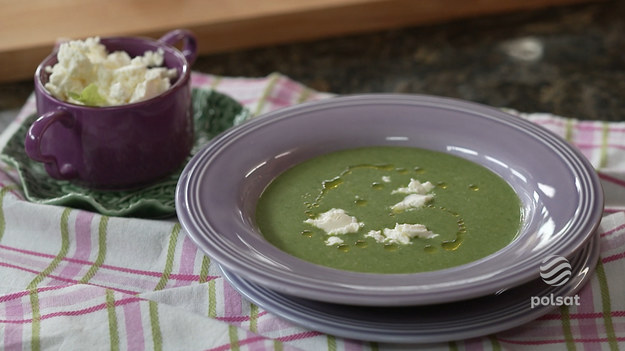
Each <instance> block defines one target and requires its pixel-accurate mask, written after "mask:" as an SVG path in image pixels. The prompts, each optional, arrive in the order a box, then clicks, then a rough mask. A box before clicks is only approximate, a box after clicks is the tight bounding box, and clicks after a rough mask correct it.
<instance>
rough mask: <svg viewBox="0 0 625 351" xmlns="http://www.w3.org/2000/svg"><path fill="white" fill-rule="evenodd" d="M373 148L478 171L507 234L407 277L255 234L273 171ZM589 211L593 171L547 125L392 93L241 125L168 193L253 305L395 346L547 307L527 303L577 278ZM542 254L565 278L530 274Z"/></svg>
mask: <svg viewBox="0 0 625 351" xmlns="http://www.w3.org/2000/svg"><path fill="white" fill-rule="evenodd" d="M374 145H375V146H384V145H387V146H410V147H419V148H426V149H430V150H435V151H442V152H446V153H449V154H453V155H456V156H459V157H463V158H465V159H468V160H470V161H473V162H476V163H478V164H480V165H482V166H484V167H486V168H488V169H490V170H491V171H493V172H494V173H496V174H497V175H499V176H500V177H501V178H503V179H504V180H505V181H507V182H508V184H510V186H511V187H512V188H513V189H514V190H515V192H516V193H517V195H518V197H519V198H520V200H521V203H522V213H523V219H522V225H521V229H520V232H519V234H518V236H517V237H516V238H515V239H514V241H513V242H512V243H510V244H509V245H507V246H506V247H505V248H503V249H501V250H499V251H497V252H496V253H494V254H492V255H489V256H487V257H485V258H483V259H480V260H477V261H474V262H471V263H468V264H464V265H461V266H457V267H453V268H448V269H443V270H438V271H432V272H424V273H414V274H371V273H358V272H350V271H343V270H338V269H332V268H328V267H323V266H319V265H315V264H312V263H309V262H306V261H303V260H300V259H298V258H296V257H293V256H291V255H289V254H287V253H285V252H283V251H281V250H279V249H277V248H276V247H274V246H273V245H272V244H270V243H269V242H268V241H266V240H265V239H264V238H263V237H262V235H261V234H260V232H259V231H258V228H257V226H256V225H255V218H254V213H255V208H256V203H257V199H258V198H259V196H260V195H261V193H262V192H263V190H264V189H265V188H266V186H267V185H268V184H269V183H270V182H271V181H272V180H273V179H274V178H275V177H277V176H278V175H279V174H281V173H282V172H283V171H285V170H286V169H288V168H290V167H291V166H293V165H295V164H298V163H300V162H302V161H304V160H306V159H309V158H311V157H314V156H318V155H321V154H325V153H328V152H332V151H336V150H341V149H347V148H356V147H363V146H374ZM602 210H603V192H602V189H601V186H600V183H599V180H598V177H597V175H596V173H595V171H594V169H593V168H592V166H591V165H590V164H589V163H588V162H587V160H586V159H585V158H584V156H583V155H582V154H581V153H579V152H578V151H577V150H576V149H574V148H573V147H572V146H570V145H569V144H568V143H566V142H565V141H564V140H562V139H561V138H559V137H558V136H556V135H554V134H553V133H551V132H549V131H547V130H545V129H544V128H542V127H539V126H537V125H535V124H533V123H531V122H529V121H527V120H524V119H522V118H519V117H516V116H512V115H509V114H507V113H504V112H502V111H500V110H498V109H494V108H491V107H487V106H483V105H479V104H475V103H470V102H464V101H459V100H454V99H448V98H440V97H432V96H420V95H397V94H375V95H359V96H348V97H338V98H332V99H328V100H323V101H318V102H313V103H307V104H302V105H297V106H294V107H290V108H285V109H281V110H277V111H274V112H271V113H268V114H266V115H264V116H261V117H258V118H256V119H254V120H251V121H249V122H247V123H244V124H242V125H240V126H238V127H236V128H233V129H231V130H229V131H227V132H226V133H224V134H222V135H220V136H219V137H218V138H216V139H215V140H213V141H212V142H211V143H210V144H208V145H207V146H206V147H205V148H204V149H202V150H200V151H199V152H198V153H197V154H196V155H195V156H194V157H193V159H192V160H191V161H190V162H189V163H188V165H187V166H186V168H185V170H184V171H183V173H182V176H181V177H180V181H179V183H178V187H177V194H176V211H177V214H178V217H179V219H180V221H181V224H182V226H183V228H184V230H185V231H186V232H187V234H188V235H189V236H190V237H191V238H192V239H193V241H194V242H195V243H196V244H197V245H198V247H199V248H200V249H201V250H202V251H203V252H204V253H206V254H207V255H208V256H210V257H211V258H212V259H213V260H215V261H217V262H218V263H219V265H220V267H221V268H222V270H223V271H224V275H225V277H226V278H227V279H228V280H229V281H230V282H231V283H232V285H233V286H234V287H235V288H236V289H238V291H239V292H241V293H242V294H243V295H244V296H246V297H247V298H248V299H250V300H251V301H253V302H254V303H256V304H258V305H259V306H261V307H263V308H265V309H266V310H268V311H270V312H273V313H275V314H276V315H279V316H282V317H283V318H285V319H288V320H290V321H292V322H295V323H297V324H301V325H304V326H308V327H312V328H314V329H316V330H319V331H322V332H326V333H330V334H333V335H336V336H342V337H348V338H356V339H365V340H368V341H384V342H403V343H422V342H436V341H448V340H456V339H460V338H468V337H475V336H480V335H485V334H489V333H493V332H497V331H500V330H504V329H507V328H511V327H513V326H516V325H520V324H522V323H526V322H528V321H530V320H532V319H535V318H537V317H539V316H541V315H543V314H545V313H547V312H548V311H549V310H550V309H551V308H553V307H552V306H545V305H540V306H538V305H536V306H533V305H532V297H534V296H538V297H543V296H571V295H572V294H575V293H576V292H577V291H578V289H579V288H580V287H581V286H582V285H583V284H584V283H585V282H586V281H587V279H588V272H591V271H592V269H593V268H594V265H595V263H596V260H597V257H598V244H597V242H596V240H595V238H594V237H595V236H594V233H595V230H596V227H597V226H598V224H599V221H600V219H601V215H602ZM552 255H555V256H561V257H564V258H566V259H567V260H568V261H569V263H570V264H571V268H572V269H571V272H572V278H571V279H570V280H569V281H568V282H567V283H566V284H564V285H561V286H551V285H548V284H545V282H543V281H542V280H541V277H540V266H541V262H542V261H543V260H544V259H545V258H546V257H548V256H552ZM467 300H471V302H472V303H471V304H468V303H467ZM460 304H462V307H459V306H460ZM467 306H474V307H471V308H468V307H467ZM406 308H409V309H412V310H413V311H414V313H409V314H407V313H405V311H406Z"/></svg>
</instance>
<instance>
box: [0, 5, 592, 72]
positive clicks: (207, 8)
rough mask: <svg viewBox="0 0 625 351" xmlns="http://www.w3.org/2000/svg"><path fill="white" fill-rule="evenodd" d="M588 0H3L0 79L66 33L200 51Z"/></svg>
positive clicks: (31, 63)
mask: <svg viewBox="0 0 625 351" xmlns="http://www.w3.org/2000/svg"><path fill="white" fill-rule="evenodd" d="M580 2H589V1H588V0H522V1H521V0H266V1H259V0H180V1H171V0H151V1H145V0H109V1H95V0H29V1H18V0H0V7H1V8H2V10H1V11H0V82H6V81H15V80H22V79H30V77H32V75H33V73H34V71H35V68H36V66H37V64H38V63H39V62H40V61H41V60H42V59H43V58H44V57H45V56H47V55H48V54H49V53H50V51H51V50H52V47H53V45H54V43H55V42H56V41H57V40H59V39H60V38H84V37H88V36H95V35H99V36H109V35H142V36H150V37H155V38H157V37H159V36H160V35H162V34H164V33H165V32H167V31H168V30H171V29H175V28H187V29H190V30H192V31H194V32H195V33H196V35H197V36H198V39H199V51H200V53H201V54H207V53H216V52H224V51H229V50H235V49H242V48H250V47H256V46H263V45H273V44H279V43H285V42H292V41H302V40H310V39H316V38H322V37H328V36H337V35H344V34H352V33H358V32H365V31H373V30H380V29H389V28H397V27H402V26H412V25H420V24H431V23H438V22H444V21H449V20H452V19H457V18H463V17H469V16H476V15H485V14H495V13H503V12H510V11H515V10H527V9H533V8H540V7H546V6H554V5H563V4H571V3H580Z"/></svg>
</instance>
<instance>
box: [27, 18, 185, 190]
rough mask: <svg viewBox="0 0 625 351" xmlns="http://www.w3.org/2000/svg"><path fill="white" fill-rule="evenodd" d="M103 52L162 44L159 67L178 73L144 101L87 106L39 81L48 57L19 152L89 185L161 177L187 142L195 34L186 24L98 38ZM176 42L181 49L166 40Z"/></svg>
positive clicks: (136, 183)
mask: <svg viewBox="0 0 625 351" xmlns="http://www.w3.org/2000/svg"><path fill="white" fill-rule="evenodd" d="M100 42H101V43H102V44H104V46H105V47H106V48H107V50H108V51H109V52H113V51H119V50H123V51H126V52H127V53H128V54H129V55H130V56H131V57H134V56H139V55H143V54H144V53H145V52H146V51H148V50H150V51H156V50H158V49H162V50H163V54H164V55H163V56H164V65H165V66H167V67H168V68H175V69H176V70H177V71H178V75H177V77H176V78H175V80H174V81H172V84H171V87H170V88H169V89H168V90H167V91H165V92H163V93H161V94H160V95H158V96H155V97H153V98H150V99H148V100H144V101H140V102H136V103H130V104H126V105H120V106H106V107H90V106H82V105H77V104H72V103H68V102H65V101H61V100H59V99H57V98H55V97H54V96H52V95H51V94H50V93H49V92H48V91H47V90H46V89H45V87H44V85H45V84H46V83H47V82H48V76H49V74H48V73H47V72H46V70H45V67H47V66H53V65H54V64H55V63H56V62H57V58H56V53H52V54H51V55H50V56H48V57H47V58H46V59H45V60H44V61H43V62H42V63H41V64H40V65H39V67H38V68H37V71H36V73H35V97H36V101H37V112H38V113H39V115H40V117H39V118H38V119H37V120H36V121H35V122H34V123H33V124H32V125H31V127H30V129H29V131H28V134H27V135H26V140H25V149H26V153H27V154H28V156H29V157H30V158H32V159H33V160H35V161H38V162H43V163H44V165H45V169H46V171H47V172H48V174H49V175H50V176H51V177H53V178H56V179H62V180H69V181H72V182H75V183H77V184H79V185H83V186H86V187H89V188H95V189H131V188H137V187H140V186H143V185H146V184H149V183H151V182H154V181H158V180H159V179H161V178H163V177H165V176H167V175H168V174H170V173H171V172H173V171H174V170H176V169H178V168H179V167H180V166H181V165H182V163H183V162H184V161H185V160H186V158H187V157H188V155H189V152H190V150H191V146H192V144H193V115H192V110H191V83H190V74H191V73H190V65H191V64H192V63H193V61H194V60H195V57H196V39H195V37H194V36H193V34H192V33H191V32H189V31H186V30H180V29H179V30H174V31H171V32H168V33H167V34H165V35H164V36H163V37H161V38H160V39H158V40H153V39H148V38H138V37H109V38H101V40H100ZM178 42H182V49H181V51H180V50H178V49H177V48H175V47H174V46H173V45H174V44H176V43H178Z"/></svg>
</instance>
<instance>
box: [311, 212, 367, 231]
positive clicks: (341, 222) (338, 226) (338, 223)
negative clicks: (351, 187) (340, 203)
mask: <svg viewBox="0 0 625 351" xmlns="http://www.w3.org/2000/svg"><path fill="white" fill-rule="evenodd" d="M304 222H305V223H308V224H312V225H314V226H315V227H317V228H319V229H322V230H324V231H325V232H326V233H328V234H330V235H334V234H347V233H356V232H357V231H358V230H359V229H360V227H362V226H364V223H361V222H358V220H357V219H356V217H352V216H350V215H348V214H347V213H346V212H345V210H343V209H340V208H333V209H331V210H329V211H326V212H324V213H322V214H320V215H319V217H317V218H315V219H307V220H305V221H304Z"/></svg>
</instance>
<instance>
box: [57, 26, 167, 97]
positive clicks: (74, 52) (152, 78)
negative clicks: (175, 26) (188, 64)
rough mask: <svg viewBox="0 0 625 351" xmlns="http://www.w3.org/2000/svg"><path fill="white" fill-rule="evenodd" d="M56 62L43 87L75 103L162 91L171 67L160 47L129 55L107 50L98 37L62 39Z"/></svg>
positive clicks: (142, 95) (151, 94)
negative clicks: (137, 54) (165, 64)
mask: <svg viewBox="0 0 625 351" xmlns="http://www.w3.org/2000/svg"><path fill="white" fill-rule="evenodd" d="M57 59H58V63H57V64H55V65H54V66H52V67H50V66H48V67H46V72H48V73H50V77H49V81H48V83H46V84H45V88H46V89H47V90H48V91H49V92H50V94H52V95H53V96H55V97H56V98H58V99H60V100H64V101H68V102H71V103H76V104H83V105H84V104H86V105H96V106H114V105H123V104H128V103H133V102H138V101H142V100H146V99H149V98H151V97H154V96H156V95H159V94H160V93H162V92H164V91H166V90H167V89H169V88H170V86H171V79H172V78H175V77H176V76H177V74H178V73H177V70H176V69H175V68H172V69H168V68H166V67H159V66H162V65H163V61H164V58H163V51H162V50H158V51H156V52H153V51H147V52H145V53H144V55H143V56H137V57H134V58H131V57H130V56H129V55H128V54H127V53H126V52H124V51H116V52H113V53H110V54H109V53H108V52H107V50H106V48H105V47H104V45H103V44H101V43H100V38H98V37H94V38H87V39H85V40H73V41H69V42H65V43H62V44H61V45H60V47H59V50H58V53H57Z"/></svg>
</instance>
